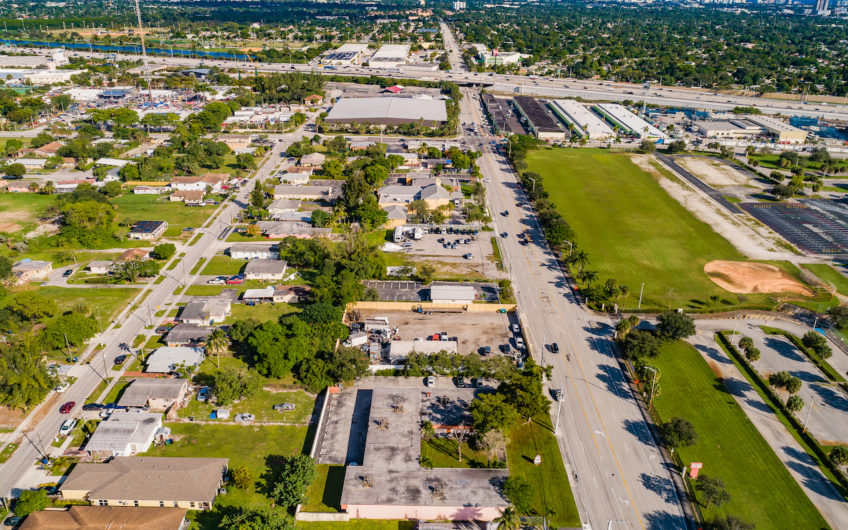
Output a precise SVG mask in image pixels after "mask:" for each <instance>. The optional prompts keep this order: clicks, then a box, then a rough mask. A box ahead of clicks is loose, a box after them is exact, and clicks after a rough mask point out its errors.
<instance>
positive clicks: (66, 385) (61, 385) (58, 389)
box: [53, 381, 71, 394]
mask: <svg viewBox="0 0 848 530" xmlns="http://www.w3.org/2000/svg"><path fill="white" fill-rule="evenodd" d="M69 388H71V384H70V383H69V382H67V381H62V382H61V383H59V384H58V385H57V386H56V388H54V389H53V390H55V391H56V392H57V393H59V394H61V393H62V392H64V391H65V390H67V389H69Z"/></svg>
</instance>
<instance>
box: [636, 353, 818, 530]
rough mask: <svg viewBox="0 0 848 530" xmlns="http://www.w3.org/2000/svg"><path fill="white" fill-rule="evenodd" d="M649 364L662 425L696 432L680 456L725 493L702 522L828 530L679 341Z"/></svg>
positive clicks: (722, 389)
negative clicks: (656, 377)
mask: <svg viewBox="0 0 848 530" xmlns="http://www.w3.org/2000/svg"><path fill="white" fill-rule="evenodd" d="M649 364H651V365H653V366H655V367H657V368H658V369H659V370H660V373H661V374H662V377H661V380H660V384H659V387H660V394H659V395H658V396H656V397H655V398H654V405H656V408H657V411H658V412H659V414H660V416H661V417H662V420H663V421H668V420H670V419H671V418H673V417H675V416H676V417H680V418H683V419H686V420H688V421H689V422H690V423H692V425H693V426H694V427H695V430H696V431H697V433H698V442H697V444H695V445H693V446H689V447H682V448H680V449H678V453H679V454H680V457H681V458H682V460H683V461H684V462H686V463H689V462H702V463H703V464H704V467H703V469H702V473H704V474H706V475H708V476H710V477H713V478H718V479H721V480H722V481H723V482H724V483H725V486H726V489H727V492H728V493H729V494H730V502H728V503H727V504H725V505H724V506H721V507H720V508H716V507H715V506H712V507H710V508H703V506H702V510H703V512H704V515H705V516H706V518H707V520H711V519H713V518H715V517H719V516H722V515H727V514H730V515H735V516H737V517H740V518H742V519H744V520H745V521H747V522H749V523H753V524H756V527H757V528H783V527H785V525H786V521H792V522H793V525H794V526H795V527H797V528H828V525H827V523H826V522H825V521H824V519H823V518H822V516H821V515H820V514H819V512H818V511H817V510H816V508H815V506H813V503H812V502H810V500H809V499H808V498H807V496H806V495H805V494H804V492H803V491H802V490H801V488H800V487H799V486H798V484H797V483H796V482H795V481H794V480H793V478H792V476H791V475H790V474H789V472H788V471H787V470H786V468H785V467H784V466H783V463H782V462H781V461H780V460H779V459H778V458H777V456H776V455H775V454H774V452H773V451H772V450H771V447H769V445H768V443H766V441H765V440H764V439H763V437H762V436H760V433H759V432H758V431H757V429H756V428H755V427H754V426H753V424H752V423H751V421H750V420H749V419H748V417H747V416H746V415H745V412H744V411H743V410H742V408H741V407H739V405H738V404H737V402H736V400H735V399H734V397H733V396H732V395H731V394H730V393H729V392H728V391H727V389H726V387H725V386H724V384H723V383H722V381H721V379H720V378H718V377H716V375H715V374H714V373H713V371H712V370H711V369H710V366H709V365H708V364H707V363H706V361H704V359H703V357H701V355H700V354H699V353H698V352H697V351H696V350H695V348H694V347H692V346H691V345H690V344H688V343H685V342H682V341H681V342H675V343H671V344H666V345H664V346H663V348H662V353H661V354H660V356H659V357H657V358H656V359H650V360H649ZM699 497H700V495H699ZM701 500H702V499H701Z"/></svg>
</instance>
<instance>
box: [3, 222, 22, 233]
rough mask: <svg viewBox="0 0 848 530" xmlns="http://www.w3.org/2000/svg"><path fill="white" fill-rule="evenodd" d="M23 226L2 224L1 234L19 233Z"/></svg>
mask: <svg viewBox="0 0 848 530" xmlns="http://www.w3.org/2000/svg"><path fill="white" fill-rule="evenodd" d="M20 229H21V225H19V224H17V223H0V232H17V231H18V230H20Z"/></svg>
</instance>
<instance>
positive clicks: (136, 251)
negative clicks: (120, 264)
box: [117, 248, 150, 261]
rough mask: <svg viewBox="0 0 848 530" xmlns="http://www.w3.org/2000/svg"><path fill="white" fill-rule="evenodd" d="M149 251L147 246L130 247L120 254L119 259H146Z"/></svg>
mask: <svg viewBox="0 0 848 530" xmlns="http://www.w3.org/2000/svg"><path fill="white" fill-rule="evenodd" d="M149 253H150V251H149V250H147V249H146V248H128V249H127V250H125V251H123V252H121V255H120V256H118V259H117V261H132V260H134V259H145V258H146V257H147V255H148V254H149Z"/></svg>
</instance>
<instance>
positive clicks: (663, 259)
mask: <svg viewBox="0 0 848 530" xmlns="http://www.w3.org/2000/svg"><path fill="white" fill-rule="evenodd" d="M527 163H528V165H529V169H528V170H529V171H533V172H536V173H538V174H539V175H541V176H542V178H543V179H544V185H545V189H546V190H547V191H548V193H549V195H550V200H551V201H552V202H553V203H554V204H555V205H556V207H557V209H558V210H559V211H560V213H561V214H562V215H563V217H565V219H566V220H567V221H568V223H569V224H570V225H571V227H572V228H573V229H574V232H575V237H576V240H577V245H578V246H579V247H580V248H581V249H583V250H584V251H585V252H586V253H588V255H589V266H588V268H589V269H590V270H595V271H597V272H598V282H600V283H601V284H603V283H604V282H605V281H606V280H607V278H615V279H616V280H617V281H618V283H619V284H623V285H627V286H628V287H629V288H630V295H629V296H628V297H627V298H625V299H623V301H622V302H621V304H622V305H623V306H624V307H625V308H631V307H632V308H636V306H637V303H638V300H639V290H640V288H641V285H642V283H643V282H644V283H645V291H644V296H643V299H642V309H666V308H667V307H669V305H670V306H671V307H672V308H675V307H683V308H687V307H688V308H693V309H697V308H698V307H703V305H704V304H710V300H709V297H710V296H711V295H717V296H719V297H721V298H722V299H724V300H727V301H729V302H731V303H732V304H736V303H738V302H739V298H738V296H737V295H734V294H732V293H729V292H727V291H725V290H723V289H721V288H720V287H718V286H717V285H716V284H715V283H713V282H712V281H711V280H710V279H709V278H708V277H707V275H706V274H705V273H704V264H705V263H707V262H709V261H712V260H716V259H722V260H738V261H744V260H745V259H746V258H745V257H744V256H742V255H741V254H740V253H739V252H737V251H736V249H734V248H733V246H732V245H731V244H730V243H728V242H727V241H726V240H725V239H724V238H722V237H721V236H719V235H718V234H716V233H715V232H714V231H713V230H712V228H710V226H709V225H707V224H706V223H703V222H701V221H699V220H698V219H697V218H696V217H695V216H694V215H692V214H691V213H689V211H687V210H686V209H685V208H683V206H681V205H680V204H679V203H678V202H677V201H676V200H674V199H673V198H672V197H671V196H669V195H668V193H666V192H665V190H663V189H662V187H660V185H659V184H658V183H657V182H656V181H655V180H654V178H653V177H652V176H651V175H649V174H647V173H645V172H644V171H642V169H640V168H639V167H638V166H636V164H634V163H633V162H632V161H631V160H630V158H629V157H628V155H626V154H621V153H609V152H607V151H605V150H601V149H540V150H537V151H532V152H530V153H529V154H528V155H527ZM745 303H746V304H749V305H751V304H756V303H764V304H765V303H768V300H767V298H766V297H765V296H763V295H746V297H745ZM725 305H729V304H725Z"/></svg>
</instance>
